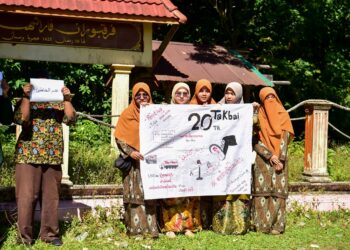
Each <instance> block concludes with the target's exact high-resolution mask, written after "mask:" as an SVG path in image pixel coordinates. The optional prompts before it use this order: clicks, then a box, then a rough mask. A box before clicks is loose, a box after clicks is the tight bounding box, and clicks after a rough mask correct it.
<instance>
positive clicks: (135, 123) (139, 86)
mask: <svg viewBox="0 0 350 250" xmlns="http://www.w3.org/2000/svg"><path fill="white" fill-rule="evenodd" d="M141 90H143V91H145V92H146V93H147V94H148V95H149V97H150V102H149V103H152V97H151V91H150V88H149V86H148V85H147V84H146V83H144V82H139V83H136V84H135V85H134V87H133V88H132V101H131V103H130V105H129V106H128V107H127V108H126V109H125V110H124V111H123V113H122V114H121V115H120V117H119V120H118V123H117V126H116V128H115V133H114V136H115V137H116V138H117V139H118V140H121V141H124V142H125V143H126V144H128V145H129V146H131V147H133V148H134V149H136V150H138V151H140V136H139V125H140V109H139V108H138V107H137V105H136V101H135V96H136V94H137V93H138V92H139V91H141Z"/></svg>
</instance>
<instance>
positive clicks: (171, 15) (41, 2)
mask: <svg viewBox="0 0 350 250" xmlns="http://www.w3.org/2000/svg"><path fill="white" fill-rule="evenodd" d="M4 7H6V9H4ZM18 9H20V10H21V11H23V10H24V11H25V10H26V9H31V10H46V11H52V12H53V13H55V11H65V12H70V13H72V12H73V13H74V12H75V13H79V14H82V13H99V14H114V15H120V16H123V17H124V18H125V17H126V18H127V17H129V18H136V17H137V18H145V19H147V20H148V21H154V22H157V21H159V20H162V21H172V22H174V21H175V22H179V23H185V22H186V20H187V18H186V17H185V16H184V15H183V14H182V13H181V12H180V11H179V10H178V9H177V7H176V6H175V5H173V4H172V3H171V1H170V0H0V11H1V10H13V11H16V10H18Z"/></svg>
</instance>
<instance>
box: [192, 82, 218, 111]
mask: <svg viewBox="0 0 350 250" xmlns="http://www.w3.org/2000/svg"><path fill="white" fill-rule="evenodd" d="M212 90H213V89H212V86H211V83H210V82H209V81H208V80H207V79H201V80H199V81H198V82H197V83H196V88H195V92H194V96H193V97H192V100H191V102H190V104H199V105H203V104H215V103H216V102H215V100H214V99H213V98H212V97H211V95H212Z"/></svg>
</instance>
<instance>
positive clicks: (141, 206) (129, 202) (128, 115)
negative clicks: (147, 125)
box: [115, 82, 159, 238]
mask: <svg viewBox="0 0 350 250" xmlns="http://www.w3.org/2000/svg"><path fill="white" fill-rule="evenodd" d="M148 103H152V97H151V91H150V88H149V87H148V85H147V84H146V83H143V82H139V83H137V84H135V86H134V87H133V89H132V101H131V103H130V105H129V106H128V107H127V108H126V109H125V110H124V111H123V113H122V114H121V116H120V118H119V120H118V123H117V126H116V130H115V137H116V142H117V145H118V148H119V151H120V154H121V156H122V157H123V158H124V159H129V160H131V161H132V167H131V169H130V171H128V172H126V173H123V188H124V194H123V203H124V208H125V216H124V220H125V224H126V228H127V233H128V235H130V236H137V235H150V236H151V237H153V238H156V237H158V234H159V233H158V228H157V221H156V201H154V200H144V194H143V188H142V181H141V172H140V160H143V155H142V154H141V153H140V152H139V151H140V137H139V125H140V105H146V104H148Z"/></svg>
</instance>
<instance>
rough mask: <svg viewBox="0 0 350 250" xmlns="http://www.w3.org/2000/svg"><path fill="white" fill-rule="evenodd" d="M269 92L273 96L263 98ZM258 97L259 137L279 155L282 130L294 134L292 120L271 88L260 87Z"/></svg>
mask: <svg viewBox="0 0 350 250" xmlns="http://www.w3.org/2000/svg"><path fill="white" fill-rule="evenodd" d="M269 94H273V95H274V96H275V98H273V99H267V100H265V98H266V96H268V95H269ZM259 97H260V101H261V106H260V108H259V114H258V116H259V122H260V127H261V129H260V132H259V139H260V140H261V141H262V143H264V145H265V146H267V148H268V149H270V150H271V152H272V153H273V154H274V155H276V156H278V157H279V155H280V144H281V136H282V132H283V130H285V131H288V132H289V133H290V134H291V136H292V137H293V136H294V130H293V126H292V122H291V120H290V117H289V114H288V112H287V111H286V110H285V109H284V107H283V105H282V102H281V100H280V99H279V98H278V96H277V94H276V92H275V90H274V89H273V88H271V87H265V88H263V89H261V90H260V93H259ZM292 137H291V138H292Z"/></svg>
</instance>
